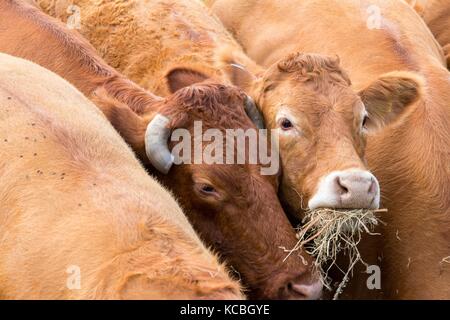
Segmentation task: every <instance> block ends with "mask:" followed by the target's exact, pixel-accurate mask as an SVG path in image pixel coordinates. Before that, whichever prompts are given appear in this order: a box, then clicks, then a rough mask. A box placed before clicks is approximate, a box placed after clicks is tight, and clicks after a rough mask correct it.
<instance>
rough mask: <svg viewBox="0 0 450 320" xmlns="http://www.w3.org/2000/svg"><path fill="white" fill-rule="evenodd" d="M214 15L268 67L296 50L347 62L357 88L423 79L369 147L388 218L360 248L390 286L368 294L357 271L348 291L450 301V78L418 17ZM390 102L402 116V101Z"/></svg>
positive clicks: (230, 0)
mask: <svg viewBox="0 0 450 320" xmlns="http://www.w3.org/2000/svg"><path fill="white" fill-rule="evenodd" d="M213 12H215V13H216V14H217V15H218V16H219V17H220V19H221V20H222V21H223V22H224V24H225V25H226V27H227V28H228V29H229V30H231V31H232V33H233V34H234V35H235V36H236V37H237V39H238V41H239V42H240V43H241V44H242V45H243V47H244V48H245V49H246V51H247V52H248V54H249V55H250V57H252V58H254V59H255V61H256V62H257V63H260V64H262V65H270V64H271V63H273V62H274V61H277V60H278V59H279V58H280V57H282V56H284V55H286V54H287V53H289V52H292V51H303V52H317V53H322V54H330V55H331V54H335V55H338V56H339V57H340V59H341V62H342V65H343V67H344V69H345V70H347V72H348V75H349V78H350V79H351V81H352V85H353V87H355V88H357V89H361V88H364V87H365V86H367V84H368V83H371V82H372V81H373V80H374V79H376V78H378V77H380V75H382V74H384V73H390V72H397V71H398V70H401V71H402V72H405V71H409V72H410V71H414V72H416V73H418V74H419V75H420V76H421V77H423V80H424V81H425V86H424V87H423V92H422V96H421V98H420V99H419V100H418V101H417V102H416V103H414V104H413V106H412V107H411V108H408V109H407V111H406V112H404V113H403V114H402V116H401V117H400V118H399V120H398V121H394V122H393V123H392V124H391V126H389V127H387V128H386V129H385V130H384V131H382V132H379V133H378V134H374V135H371V136H370V137H369V139H368V144H367V159H368V165H369V168H370V169H371V170H372V171H373V172H374V173H375V175H376V176H377V178H379V180H380V185H381V190H382V206H383V207H386V208H387V209H388V210H389V214H387V215H386V216H384V217H383V220H384V221H385V222H386V225H383V226H380V228H379V231H380V232H381V234H382V235H381V237H380V238H378V239H377V238H375V239H374V240H375V241H374V242H373V243H370V242H366V241H363V242H361V249H362V253H363V255H364V256H363V258H365V259H366V261H367V262H368V263H369V264H375V265H379V266H380V267H381V271H382V278H381V279H382V280H381V285H382V288H381V290H372V291H369V290H368V289H367V288H366V280H367V275H366V274H365V273H356V274H355V278H354V280H353V281H352V285H353V288H349V289H348V291H347V292H348V293H352V296H353V297H369V296H371V297H374V296H378V297H384V298H399V299H400V298H427V299H431V298H441V299H448V298H449V297H450V291H449V290H450V288H449V286H448V283H449V282H450V265H449V264H448V263H446V261H447V260H446V257H448V256H449V254H450V239H449V230H450V219H449V217H450V172H449V167H448V165H449V157H450V145H449V141H450V107H449V101H450V95H449V92H450V80H449V77H448V71H447V70H446V69H445V68H444V67H443V61H444V59H443V56H442V54H441V50H440V48H439V46H438V45H437V43H436V41H435V39H434V38H433V37H432V36H431V34H430V32H429V30H428V29H427V28H426V26H425V24H424V23H423V22H422V21H421V20H420V19H419V17H418V16H417V14H416V13H414V12H413V10H411V9H410V8H408V6H407V5H406V4H405V3H403V2H402V1H387V0H376V1H369V2H364V1H363V2H361V1H357V0H355V1H350V0H345V1H340V0H339V1H329V0H313V1H304V2H303V1H294V0H283V1H269V0H267V1H256V0H249V1H239V0H216V1H214V4H213ZM317 17H320V19H318V18H317ZM405 89H406V88H405ZM391 101H392V105H391V107H392V108H393V109H395V105H396V104H397V103H398V100H396V99H393V98H392V97H391ZM366 107H369V105H367V104H366ZM399 111H400V110H397V112H399ZM400 112H401V111H400ZM361 271H362V272H365V270H361Z"/></svg>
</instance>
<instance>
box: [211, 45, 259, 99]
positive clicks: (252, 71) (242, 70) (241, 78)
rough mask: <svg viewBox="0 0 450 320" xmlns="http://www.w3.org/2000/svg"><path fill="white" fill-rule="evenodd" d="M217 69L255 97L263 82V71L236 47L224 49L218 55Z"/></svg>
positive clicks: (216, 58) (216, 59)
mask: <svg viewBox="0 0 450 320" xmlns="http://www.w3.org/2000/svg"><path fill="white" fill-rule="evenodd" d="M215 61H216V67H217V69H219V70H221V71H222V73H223V75H224V76H225V78H226V79H228V81H230V82H231V83H232V84H234V85H235V86H237V87H239V88H241V89H242V90H243V91H245V92H246V93H247V94H248V95H250V96H253V93H254V91H255V90H256V88H257V87H258V84H259V83H260V82H262V81H261V77H260V74H262V73H263V69H262V68H261V67H260V66H258V65H257V64H256V63H255V62H254V61H252V60H251V59H249V58H248V57H247V56H245V55H243V54H242V53H241V52H240V51H237V50H236V48H235V47H224V48H222V49H221V50H219V51H218V52H217V53H216V57H215Z"/></svg>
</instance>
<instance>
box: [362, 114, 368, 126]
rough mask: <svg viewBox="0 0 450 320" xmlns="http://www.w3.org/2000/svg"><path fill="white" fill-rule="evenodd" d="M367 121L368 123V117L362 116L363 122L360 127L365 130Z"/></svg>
mask: <svg viewBox="0 0 450 320" xmlns="http://www.w3.org/2000/svg"><path fill="white" fill-rule="evenodd" d="M367 121H369V117H368V116H364V119H363V122H362V127H363V128H364V129H367Z"/></svg>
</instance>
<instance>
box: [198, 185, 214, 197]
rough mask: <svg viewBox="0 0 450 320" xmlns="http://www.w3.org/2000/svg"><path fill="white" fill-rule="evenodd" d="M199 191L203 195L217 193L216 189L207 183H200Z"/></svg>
mask: <svg viewBox="0 0 450 320" xmlns="http://www.w3.org/2000/svg"><path fill="white" fill-rule="evenodd" d="M200 191H201V192H202V193H203V194H205V195H213V194H215V193H217V191H216V189H215V188H214V187H213V186H211V185H209V184H202V185H201V186H200Z"/></svg>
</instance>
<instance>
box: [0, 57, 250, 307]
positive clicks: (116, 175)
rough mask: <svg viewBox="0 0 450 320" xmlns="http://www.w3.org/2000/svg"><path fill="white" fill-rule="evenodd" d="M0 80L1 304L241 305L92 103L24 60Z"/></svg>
mask: <svg viewBox="0 0 450 320" xmlns="http://www.w3.org/2000/svg"><path fill="white" fill-rule="evenodd" d="M0 74H1V75H2V76H1V77H0V105H1V109H2V112H1V113H0V137H1V143H2V147H1V148H0V177H1V179H0V199H1V202H0V243H1V246H0V257H1V259H0V299H239V298H242V295H241V293H240V287H239V285H238V283H237V282H235V281H232V280H231V278H230V277H229V275H228V274H227V273H226V272H225V269H224V267H223V266H222V265H220V264H219V263H218V261H217V258H216V257H215V256H213V255H212V254H211V253H210V252H208V250H206V248H205V247H204V246H203V244H202V243H201V242H200V240H199V238H198V237H197V235H196V234H195V232H194V230H193V229H192V227H191V225H190V224H189V222H188V221H187V219H186V217H185V216H184V214H183V212H182V211H181V209H180V207H179V206H178V204H177V203H176V201H175V200H174V199H173V198H172V196H171V195H170V194H169V192H168V191H167V190H165V189H164V188H163V187H162V186H161V185H159V184H158V183H157V182H156V181H155V180H154V179H152V178H150V177H149V176H148V174H147V173H146V172H145V170H144V168H142V166H141V165H140V164H139V162H138V161H137V159H136V157H135V156H134V154H133V153H132V151H131V150H130V149H129V147H128V146H127V145H126V144H125V143H124V141H123V139H121V137H120V136H119V135H118V134H117V132H116V131H115V130H114V129H113V128H112V126H111V125H110V124H109V123H108V122H107V121H106V119H105V117H104V116H103V115H102V114H101V113H100V112H99V111H98V109H97V108H96V107H95V106H94V105H93V104H92V103H91V102H89V101H88V100H87V99H86V98H85V97H84V96H83V95H82V94H81V93H80V92H79V91H78V90H76V89H75V88H74V87H73V86H72V85H70V84H69V83H67V82H66V81H64V80H63V79H61V78H60V77H58V76H56V75H55V74H53V73H52V72H49V71H48V70H46V69H44V68H42V67H40V66H37V65H35V64H33V63H31V62H29V61H25V60H22V59H18V58H15V57H11V56H8V55H5V54H0ZM94 128H95V130H94Z"/></svg>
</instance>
